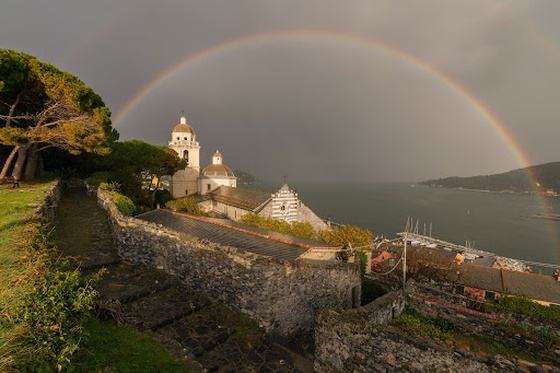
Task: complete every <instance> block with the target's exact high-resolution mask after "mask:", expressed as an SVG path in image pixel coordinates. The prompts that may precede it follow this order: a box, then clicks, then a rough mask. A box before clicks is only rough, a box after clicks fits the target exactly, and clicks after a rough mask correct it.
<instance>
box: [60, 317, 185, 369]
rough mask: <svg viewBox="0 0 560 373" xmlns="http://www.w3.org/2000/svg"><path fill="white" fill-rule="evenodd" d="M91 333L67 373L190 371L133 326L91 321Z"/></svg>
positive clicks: (89, 328) (93, 319) (87, 328)
mask: <svg viewBox="0 0 560 373" xmlns="http://www.w3.org/2000/svg"><path fill="white" fill-rule="evenodd" d="M85 328H86V330H87V332H88V334H89V336H88V337H86V339H85V341H83V343H82V345H81V347H80V349H79V350H78V351H77V352H76V353H75V354H74V357H73V359H72V364H71V365H70V367H69V368H68V372H99V371H100V372H107V373H108V372H120V373H128V372H130V373H136V372H138V373H142V372H146V373H148V372H166V373H167V372H169V373H174V372H176V373H181V372H190V370H189V368H187V367H186V366H185V365H184V364H182V363H181V362H179V361H177V359H176V358H175V357H174V356H173V355H171V353H170V352H169V351H167V350H166V349H165V348H163V347H162V346H161V345H160V344H159V343H157V342H155V341H154V340H153V339H152V338H150V337H149V336H147V335H144V334H141V333H140V332H139V331H137V330H136V329H134V328H133V327H132V326H119V325H116V324H115V323H113V322H100V321H99V320H97V319H96V318H92V319H91V320H90V321H89V322H88V323H87V324H86V325H85Z"/></svg>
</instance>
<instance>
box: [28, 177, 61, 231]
mask: <svg viewBox="0 0 560 373" xmlns="http://www.w3.org/2000/svg"><path fill="white" fill-rule="evenodd" d="M44 193H45V197H44V198H43V199H42V200H41V203H40V204H39V205H38V206H37V207H36V208H35V210H34V211H33V215H34V216H36V217H40V218H43V219H45V220H46V221H47V223H48V224H54V221H55V220H56V213H57V211H58V210H57V209H58V202H59V201H60V181H59V180H55V181H53V182H52V183H51V184H50V185H49V186H48V187H47V189H45V192H44Z"/></svg>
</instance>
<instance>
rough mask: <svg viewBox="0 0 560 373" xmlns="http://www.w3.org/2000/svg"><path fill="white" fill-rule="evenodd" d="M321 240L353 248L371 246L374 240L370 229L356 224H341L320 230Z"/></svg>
mask: <svg viewBox="0 0 560 373" xmlns="http://www.w3.org/2000/svg"><path fill="white" fill-rule="evenodd" d="M319 238H320V240H321V241H323V242H325V243H327V244H329V245H333V246H338V247H344V248H349V244H350V245H352V247H353V248H358V247H363V246H369V245H371V244H372V242H373V233H372V232H371V231H370V230H369V229H362V228H360V227H357V226H355V225H341V226H338V227H335V228H332V229H326V230H324V231H320V232H319Z"/></svg>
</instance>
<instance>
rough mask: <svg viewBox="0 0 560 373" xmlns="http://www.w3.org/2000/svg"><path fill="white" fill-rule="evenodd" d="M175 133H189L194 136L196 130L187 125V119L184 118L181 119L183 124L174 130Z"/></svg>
mask: <svg viewBox="0 0 560 373" xmlns="http://www.w3.org/2000/svg"><path fill="white" fill-rule="evenodd" d="M173 132H182V133H185V132H187V133H192V134H193V135H194V134H195V133H194V129H193V128H192V127H191V126H190V125H189V124H187V118H185V117H184V116H183V117H181V122H180V123H179V124H177V125H176V126H175V127H174V128H173Z"/></svg>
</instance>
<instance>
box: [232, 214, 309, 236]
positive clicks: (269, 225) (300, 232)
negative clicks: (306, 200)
mask: <svg viewBox="0 0 560 373" xmlns="http://www.w3.org/2000/svg"><path fill="white" fill-rule="evenodd" d="M239 222H240V223H243V224H246V225H250V226H252V227H257V228H261V229H266V230H269V231H274V232H279V233H284V234H288V235H290V236H295V237H300V238H306V239H312V238H315V236H316V232H315V229H314V228H313V226H312V225H311V224H310V223H308V222H299V221H295V222H292V223H288V222H287V221H283V220H277V219H273V218H265V217H262V216H259V215H257V214H254V213H249V214H245V215H243V216H242V217H241V219H240V220H239Z"/></svg>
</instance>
